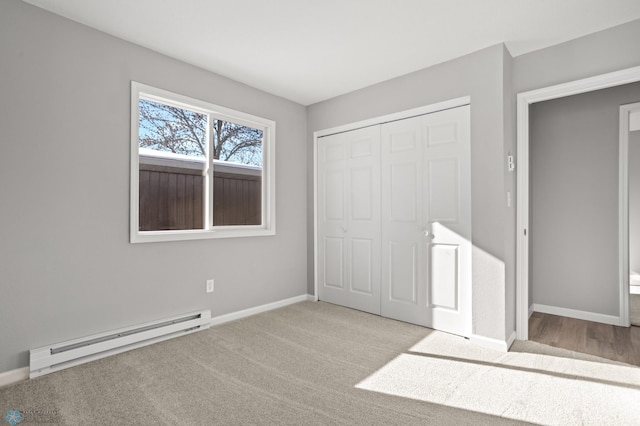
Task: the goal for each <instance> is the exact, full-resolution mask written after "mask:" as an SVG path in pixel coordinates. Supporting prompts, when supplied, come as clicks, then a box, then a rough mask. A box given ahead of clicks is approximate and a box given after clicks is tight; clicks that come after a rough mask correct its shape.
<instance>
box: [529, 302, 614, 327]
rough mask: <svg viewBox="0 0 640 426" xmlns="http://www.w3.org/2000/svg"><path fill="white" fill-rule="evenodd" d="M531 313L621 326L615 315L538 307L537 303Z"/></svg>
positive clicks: (544, 306)
mask: <svg viewBox="0 0 640 426" xmlns="http://www.w3.org/2000/svg"><path fill="white" fill-rule="evenodd" d="M533 311H534V312H541V313H543V314H550V315H558V316H561V317H567V318H575V319H579V320H585V321H592V322H599V323H602V324H610V325H621V324H620V318H619V317H617V316H615V315H606V314H598V313H595V312H586V311H579V310H577V309H568V308H560V307H558V306H548V305H539V304H537V303H534V304H533Z"/></svg>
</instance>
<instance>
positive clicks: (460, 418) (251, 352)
mask: <svg viewBox="0 0 640 426" xmlns="http://www.w3.org/2000/svg"><path fill="white" fill-rule="evenodd" d="M639 400H640V369H638V368H635V367H630V366H627V365H625V364H620V363H613V362H608V361H605V360H601V359H599V358H596V357H589V356H580V355H578V354H575V353H572V352H569V351H563V350H561V349H557V348H549V347H546V346H544V345H539V344H535V343H533V342H516V344H515V345H514V350H513V351H512V352H510V353H508V354H505V353H500V352H494V351H490V350H486V349H482V348H479V347H477V346H474V345H473V344H471V343H469V342H468V341H466V340H465V339H462V338H459V337H456V336H451V335H448V334H445V333H440V332H435V331H433V330H429V329H426V328H422V327H418V326H413V325H410V324H405V323H401V322H397V321H393V320H389V319H384V318H381V317H377V316H374V315H369V314H365V313H362V312H358V311H353V310H350V309H346V308H342V307H338V306H334V305H331V304H327V303H322V302H318V303H314V302H304V303H299V304H296V305H292V306H288V307H286V308H282V309H279V310H276V311H271V312H268V313H264V314H260V315H256V316H254V317H251V318H246V319H243V320H239V321H236V322H233V323H228V324H223V325H220V326H217V327H214V328H212V329H210V330H207V331H203V332H198V333H194V334H191V335H188V336H184V337H181V338H178V339H174V340H170V341H166V342H162V343H159V344H156V345H153V346H149V347H145V348H142V349H138V350H135V351H131V352H127V353H124V354H120V355H116V356H113V357H110V358H106V359H103V360H99V361H95V362H93V363H89V364H85V365H82V366H79V367H75V368H72V369H69V370H64V371H61V372H58V373H53V374H51V375H48V376H44V377H41V378H38V379H35V380H30V381H27V382H23V383H20V384H16V385H13V386H10V387H6V388H3V389H0V414H2V417H4V413H6V412H7V410H13V409H15V410H21V411H23V412H24V413H25V418H26V419H27V420H29V416H31V417H30V419H31V420H33V419H34V418H35V416H38V415H40V416H41V419H45V420H51V421H53V422H57V423H60V424H69V425H100V424H105V425H112V424H113V425H115V424H135V425H147V424H149V425H151V424H159V425H165V424H166V425H170V424H171V425H217V424H225V425H226V424H228V425H235V424H242V425H247V424H249V425H251V424H273V425H284V424H292V425H303V424H344V425H347V424H348V425H351V424H362V425H374V424H380V425H396V424H397V425H407V424H436V425H448V424H452V425H453V424H455V425H465V424H468V425H472V424H473V425H482V424H487V425H495V424H516V423H519V422H520V421H528V422H534V423H538V424H562V425H567V424H616V425H623V424H637V420H638V418H639V417H638V416H637V415H635V414H636V413H637V410H638V408H637V401H639ZM39 413H40V414H39ZM42 413H44V414H42ZM46 416H49V417H48V418H45V417H46ZM631 416H633V417H631ZM634 422H635V423H634Z"/></svg>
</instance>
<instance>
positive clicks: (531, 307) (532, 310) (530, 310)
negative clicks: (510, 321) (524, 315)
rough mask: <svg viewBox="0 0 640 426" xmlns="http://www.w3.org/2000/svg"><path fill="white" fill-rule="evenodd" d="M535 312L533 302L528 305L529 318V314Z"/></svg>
mask: <svg viewBox="0 0 640 426" xmlns="http://www.w3.org/2000/svg"><path fill="white" fill-rule="evenodd" d="M534 312H535V310H534V309H533V303H532V304H531V305H529V318H531V315H533V313H534Z"/></svg>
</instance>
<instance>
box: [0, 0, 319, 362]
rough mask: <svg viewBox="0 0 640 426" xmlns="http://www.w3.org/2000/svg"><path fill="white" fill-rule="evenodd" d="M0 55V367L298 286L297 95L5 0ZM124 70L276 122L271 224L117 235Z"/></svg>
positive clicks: (302, 141)
mask: <svg viewBox="0 0 640 426" xmlns="http://www.w3.org/2000/svg"><path fill="white" fill-rule="evenodd" d="M0 58H2V59H1V60H0V99H1V100H2V101H1V102H0V129H2V136H1V141H2V142H1V143H2V154H1V155H0V182H2V185H0V200H2V202H1V203H2V204H1V207H0V211H1V217H2V220H1V221H0V295H1V296H0V342H2V343H1V344H0V372H2V371H6V370H10V369H14V368H18V367H23V366H26V365H27V364H28V357H27V351H28V350H29V349H31V348H34V347H38V346H41V345H46V344H50V343H55V342H58V341H63V340H66V339H70V338H76V337H80V336H83V335H88V334H92V333H97V332H101V331H106V330H111V329H114V328H118V327H124V326H128V325H133V324H137V323H140V322H144V321H149V320H154V319H158V318H162V317H165V316H168V315H172V314H179V313H183V312H188V311H192V310H196V309H201V308H210V309H211V310H212V314H213V315H220V314H225V313H228V312H233V311H237V310H240V309H244V308H249V307H253V306H258V305H261V304H265V303H269V302H273V301H277V300H281V299H285V298H289V297H293V296H298V295H303V294H306V292H307V286H306V280H307V265H306V250H307V242H306V239H305V235H306V232H307V219H306V208H307V205H306V191H307V188H306V178H307V170H306V163H305V160H306V155H307V144H306V109H305V108H304V107H303V106H301V105H298V104H295V103H292V102H289V101H286V100H284V99H282V98H278V97H275V96H272V95H269V94H267V93H264V92H261V91H258V90H255V89H252V88H250V87H247V86H244V85H241V84H239V83H236V82H233V81H231V80H228V79H225V78H222V77H220V76H217V75H215V74H212V73H209V72H206V71H204V70H202V69H199V68H196V67H193V66H190V65H187V64H185V63H182V62H179V61H177V60H173V59H170V58H168V57H165V56H162V55H160V54H158V53H155V52H152V51H149V50H147V49H144V48H141V47H138V46H135V45H133V44H129V43H126V42H124V41H122V40H119V39H116V38H113V37H110V36H108V35H106V34H104V33H100V32H98V31H95V30H93V29H90V28H88V27H84V26H82V25H79V24H77V23H74V22H72V21H69V20H66V19H63V18H61V17H58V16H56V15H53V14H50V13H48V12H45V11H43V10H41V9H38V8H35V7H33V6H31V5H27V4H25V3H23V2H21V1H18V0H3V1H1V2H0ZM130 80H136V81H139V82H142V83H146V84H150V85H154V86H157V87H160V88H163V89H167V90H170V91H174V92H178V93H181V94H184V95H187V96H191V97H194V98H198V99H203V100H205V101H209V102H212V103H215V104H219V105H223V106H226V107H230V108H234V109H237V110H239V111H244V112H247V113H250V114H255V115H258V116H262V117H265V118H269V119H272V120H275V121H276V122H277V157H278V160H277V171H276V174H277V235H276V236H274V237H260V238H240V239H222V240H206V241H205V240H201V241H187V242H164V243H149V244H130V243H129V242H128V240H129V128H130V124H129V122H130V111H129V109H130V108H129V102H130V93H129V92H130V89H129V87H130ZM207 278H215V279H216V290H215V293H213V294H205V291H204V289H205V280H206V279H207Z"/></svg>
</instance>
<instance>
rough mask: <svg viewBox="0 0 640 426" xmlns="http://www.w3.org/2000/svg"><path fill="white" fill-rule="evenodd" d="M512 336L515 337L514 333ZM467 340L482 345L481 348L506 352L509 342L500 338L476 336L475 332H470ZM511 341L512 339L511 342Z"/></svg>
mask: <svg viewBox="0 0 640 426" xmlns="http://www.w3.org/2000/svg"><path fill="white" fill-rule="evenodd" d="M513 338H514V339H515V333H514V334H513ZM469 341H470V342H471V343H473V344H474V345H478V346H482V347H483V348H487V349H493V350H494V351H499V352H508V351H509V346H511V344H510V343H508V342H506V341H504V340H500V339H492V338H490V337H484V336H478V335H477V334H472V335H471V337H470V338H469ZM511 343H513V341H512V342H511Z"/></svg>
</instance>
